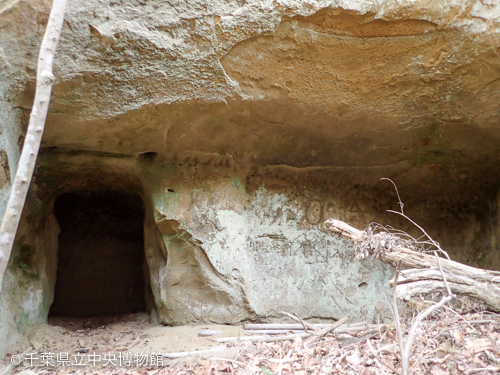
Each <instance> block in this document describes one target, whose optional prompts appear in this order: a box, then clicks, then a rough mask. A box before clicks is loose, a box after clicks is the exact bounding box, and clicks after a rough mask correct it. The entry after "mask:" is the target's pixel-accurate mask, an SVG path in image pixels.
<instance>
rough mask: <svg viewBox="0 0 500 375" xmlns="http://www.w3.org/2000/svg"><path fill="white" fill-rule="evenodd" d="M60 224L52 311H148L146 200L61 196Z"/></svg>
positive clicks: (118, 195) (104, 194) (99, 194)
mask: <svg viewBox="0 0 500 375" xmlns="http://www.w3.org/2000/svg"><path fill="white" fill-rule="evenodd" d="M54 214H55V216H56V218H57V221H58V223H59V226H60V234H59V237H58V252H57V258H58V265H57V279H56V285H55V292H54V301H53V303H52V306H51V308H50V315H65V316H74V317H77V316H101V315H116V314H123V313H135V312H139V311H145V310H146V302H145V294H146V292H145V289H146V282H145V277H146V276H147V266H146V264H145V256H144V230H143V223H144V203H143V201H142V199H141V197H140V196H139V195H136V194H128V193H123V192H119V191H95V192H81V191H79V192H69V193H64V194H62V195H60V196H58V197H57V199H56V200H55V203H54Z"/></svg>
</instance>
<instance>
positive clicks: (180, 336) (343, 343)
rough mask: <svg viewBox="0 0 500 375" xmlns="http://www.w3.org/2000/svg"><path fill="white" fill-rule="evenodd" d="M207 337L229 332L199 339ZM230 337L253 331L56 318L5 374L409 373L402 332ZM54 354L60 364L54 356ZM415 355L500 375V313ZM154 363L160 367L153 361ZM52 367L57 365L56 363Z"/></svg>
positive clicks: (451, 317)
mask: <svg viewBox="0 0 500 375" xmlns="http://www.w3.org/2000/svg"><path fill="white" fill-rule="evenodd" d="M414 316H415V312H412V311H409V312H407V313H406V314H404V315H403V316H402V319H401V324H402V331H403V336H404V337H405V339H406V337H407V333H408V332H409V328H410V326H411V324H412V321H413V318H414ZM207 329H209V330H215V331H223V332H218V333H217V335H215V336H210V337H203V336H199V333H201V332H202V331H205V330H207ZM308 334H310V333H308ZM222 336H224V337H226V336H228V337H229V336H232V337H240V338H242V337H243V336H244V335H243V328H242V327H237V326H223V325H200V326H193V327H188V326H186V327H162V326H156V325H154V324H153V323H152V322H151V320H150V319H149V317H148V316H147V315H146V314H134V315H125V316H119V317H110V318H94V319H68V318H52V319H51V320H50V321H49V324H48V325H39V326H35V327H31V329H30V330H29V331H27V332H26V334H25V335H24V336H23V338H22V340H21V341H20V342H19V343H18V344H17V345H16V346H15V347H13V348H12V350H11V353H10V354H8V355H7V357H6V358H5V359H4V360H3V361H1V362H0V375H4V374H5V370H7V371H10V372H11V373H21V374H23V375H39V374H58V375H69V374H75V375H81V374H95V375H111V374H137V375H145V374H148V375H156V374H158V375H161V374H176V375H188V374H241V375H245V374H260V375H272V374H298V375H308V374H315V375H316V374H318V375H319V374H349V375H351V374H352V375H354V374H361V375H379V374H380V375H388V374H401V355H400V346H399V341H398V339H397V334H396V330H395V326H394V324H391V325H378V326H375V327H374V326H371V327H370V328H367V329H366V330H361V331H356V332H350V333H347V334H338V333H330V334H327V335H325V336H322V337H316V336H314V335H313V336H311V337H310V338H305V337H304V338H301V337H298V336H295V337H294V338H293V339H291V340H286V341H280V340H279V336H268V338H269V339H270V340H276V341H272V342H244V341H237V342H234V343H229V344H225V345H221V344H217V343H215V342H213V341H212V339H213V338H214V337H222ZM311 339H312V340H311ZM30 348H31V352H34V353H35V356H36V358H38V359H37V360H36V361H33V360H31V359H30V358H29V356H30V354H28V356H26V357H24V356H23V355H22V353H23V351H24V354H26V351H25V350H26V349H30ZM200 349H201V350H203V351H199V350H200ZM181 351H182V352H186V351H190V355H188V356H179V355H178V354H175V353H174V352H181ZM192 351H195V352H192ZM28 353H30V352H28ZM51 353H52V354H53V357H50V356H49V355H50V354H51ZM64 353H67V354H68V355H69V361H70V362H71V363H69V364H67V365H63V360H64V358H59V357H60V355H61V354H64ZM158 353H162V354H161V356H162V358H161V363H160V360H159V357H155V356H156V354H158ZM172 353H174V354H172ZM410 354H411V355H410V372H409V373H410V374H416V375H417V374H418V375H428V374H430V375H447V374H459V375H469V374H482V375H489V374H499V373H500V314H496V313H491V312H487V311H475V312H461V313H460V312H457V311H454V310H452V309H450V308H447V309H445V310H441V311H439V312H437V313H435V314H434V315H432V316H431V317H429V318H428V319H426V320H424V321H422V322H421V324H420V325H419V327H418V328H417V331H416V335H415V338H414V340H413V341H412V344H411V351H410ZM18 356H19V357H18ZM78 356H81V357H83V358H85V361H86V362H87V363H86V365H85V366H81V367H80V366H77V365H76V364H75V363H76V361H75V359H76V357H78ZM92 356H93V357H92ZM141 356H143V357H144V356H145V357H147V359H148V361H147V363H139V362H137V361H136V360H138V359H140V358H141ZM32 357H33V355H32ZM19 358H25V360H24V361H23V362H22V363H19V365H18V366H17V367H13V366H12V365H11V363H17V362H20V361H19ZM92 358H93V360H94V362H93V363H91V362H92ZM153 358H154V359H155V361H156V362H152V360H153ZM106 359H107V360H108V363H106ZM110 359H115V362H112V361H111V362H110V361H109V360H110ZM30 360H31V362H32V363H29V362H30ZM50 361H52V363H54V362H55V365H52V366H50V365H48V362H50Z"/></svg>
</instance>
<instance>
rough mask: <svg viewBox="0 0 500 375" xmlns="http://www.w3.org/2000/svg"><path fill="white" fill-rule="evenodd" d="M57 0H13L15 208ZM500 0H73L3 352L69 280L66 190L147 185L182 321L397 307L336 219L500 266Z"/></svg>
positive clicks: (8, 64)
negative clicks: (58, 211)
mask: <svg viewBox="0 0 500 375" xmlns="http://www.w3.org/2000/svg"><path fill="white" fill-rule="evenodd" d="M49 8H50V2H49V1H44V0H36V1H28V0H17V1H16V0H8V1H4V2H3V3H1V4H0V30H1V33H0V93H1V94H2V98H3V100H2V101H0V124H1V125H2V129H0V130H1V136H0V149H1V152H2V153H1V156H0V165H1V167H2V168H0V212H3V210H4V209H5V203H6V199H7V197H8V194H9V189H10V181H11V180H12V179H13V175H14V173H15V169H16V167H17V162H18V158H19V146H20V145H21V144H22V141H23V131H24V129H25V126H26V124H27V121H28V116H29V111H30V108H31V103H32V100H33V94H34V87H35V82H34V78H35V69H36V57H37V54H38V48H39V43H40V41H41V38H42V36H43V32H44V28H45V24H46V20H47V17H48V12H49ZM499 17H500V6H499V5H498V4H497V2H494V1H486V0H483V1H477V2H470V1H465V0H456V1H448V2H446V3H444V2H428V1H423V0H422V1H420V0H417V1H413V2H401V1H396V0H392V1H382V0H379V1H373V2H366V1H361V0H360V1H355V0H344V1H319V0H308V1H295V0H275V1H270V0H269V1H264V0H249V1H236V0H235V1H218V0H215V1H210V2H207V1H201V0H200V1H196V0H190V1H166V2H165V1H147V2H146V1H138V0H106V1H97V0H90V1H83V0H72V1H70V3H69V5H68V10H67V16H66V20H65V26H64V29H63V33H62V36H61V41H60V44H59V46H58V51H57V55H56V59H55V71H54V73H55V75H56V77H57V83H56V85H55V86H54V88H53V95H52V100H51V106H50V110H49V112H50V113H49V115H48V119H47V124H46V131H45V135H44V141H43V145H42V147H43V149H42V154H41V156H40V158H39V161H38V167H37V171H36V176H35V180H34V182H33V184H32V189H31V190H30V195H29V199H28V202H27V206H26V208H25V212H24V213H23V221H22V223H21V227H20V230H19V233H18V236H17V239H16V244H15V249H14V253H13V255H12V257H11V264H10V266H9V269H8V273H7V276H6V279H5V282H4V286H3V291H2V295H1V297H0V309H1V312H2V313H1V314H0V333H1V335H2V337H8V338H9V339H8V340H5V341H4V342H2V343H0V354H3V353H5V352H6V350H7V347H8V345H9V344H10V343H11V342H12V341H13V340H15V339H16V332H18V331H22V329H23V328H24V327H25V326H26V325H29V324H34V323H36V322H40V321H44V320H45V319H46V317H47V314H48V312H49V309H50V306H51V303H52V300H53V297H54V291H55V290H57V288H56V282H57V281H56V274H57V269H58V267H61V264H58V254H57V251H58V238H57V237H58V234H59V227H60V224H61V223H59V222H58V220H57V218H56V217H55V215H54V202H55V201H56V198H57V197H58V196H60V195H61V194H64V193H89V192H99V191H116V192H121V193H127V194H138V195H140V196H141V197H142V200H143V202H144V211H145V213H144V218H143V220H144V233H143V236H144V254H145V255H144V257H145V265H144V268H145V282H146V285H147V287H148V288H149V291H147V293H146V306H147V308H148V309H154V310H156V312H157V313H158V316H159V319H160V320H161V321H162V322H163V323H167V324H182V323H192V322H204V321H213V322H241V321H244V320H249V319H263V320H273V319H279V317H280V310H284V309H285V310H289V311H293V312H297V313H299V314H300V315H301V316H303V317H305V318H310V317H314V318H326V319H331V318H336V319H338V318H341V317H342V316H343V315H346V314H347V313H350V314H351V315H352V316H353V317H354V318H355V319H368V320H372V319H377V318H378V319H384V318H385V317H389V315H390V314H388V313H387V312H386V311H385V308H384V305H383V303H379V302H380V301H383V297H382V293H383V291H384V290H385V291H387V287H388V285H387V280H388V279H389V278H390V275H391V270H390V269H389V268H388V267H386V266H384V265H383V264H381V263H380V262H377V261H369V260H366V261H363V262H358V261H356V259H355V257H354V250H353V249H352V248H351V247H350V245H349V244H347V243H345V242H343V241H341V240H339V239H337V238H334V237H332V236H330V235H329V234H327V233H326V232H325V231H324V229H323V227H322V223H323V222H324V221H325V220H326V219H328V218H330V217H335V218H339V219H341V220H344V221H346V222H349V223H351V224H352V225H354V226H357V227H359V228H362V227H365V226H366V225H368V224H369V223H370V222H371V221H378V222H381V223H383V224H391V225H393V226H397V227H399V228H402V229H405V230H408V231H409V232H411V233H413V234H416V235H418V232H417V231H416V230H415V229H414V228H412V227H411V225H409V223H407V222H405V221H404V220H402V219H401V218H398V217H394V216H390V215H388V214H386V213H385V210H386V209H397V208H398V205H397V197H396V194H395V192H394V190H393V189H392V186H391V185H390V184H388V183H387V182H380V181H379V180H380V178H382V177H389V178H392V179H393V180H394V181H395V182H396V184H397V186H398V188H399V192H400V194H401V197H402V199H403V201H404V202H405V212H406V213H407V214H409V215H410V216H411V217H412V218H413V219H415V220H417V221H418V222H419V223H420V224H421V225H423V226H424V227H425V228H426V229H428V230H429V232H430V233H431V234H432V235H433V236H434V237H435V239H437V240H439V241H440V242H441V244H442V246H443V247H445V248H448V249H449V251H450V254H451V256H452V257H454V258H455V259H457V260H460V261H464V262H468V263H470V264H473V265H479V266H482V267H489V268H496V269H500V255H499V254H500V252H499V251H498V243H500V242H499V241H500V238H499V236H500V232H499V228H498V219H497V218H498V194H499V187H500V180H499V177H498V164H499V153H498V151H499V150H498V148H499V146H498V145H499V142H498V134H499V125H498V124H499V119H500V110H499V103H500V90H499V88H500V87H499V85H500V83H499V82H500V81H499V80H498V77H499V76H500V50H499V36H498V32H499V26H498V22H499Z"/></svg>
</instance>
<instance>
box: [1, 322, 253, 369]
mask: <svg viewBox="0 0 500 375" xmlns="http://www.w3.org/2000/svg"><path fill="white" fill-rule="evenodd" d="M207 331H212V332H207ZM204 332H205V333H209V334H210V336H202V335H200V334H203V333H204ZM214 333H215V334H214ZM239 336H245V332H244V330H243V327H242V326H230V325H212V324H205V325H197V326H179V327H166V326H162V325H157V324H154V323H153V322H152V321H151V319H150V317H149V315H148V314H146V313H138V314H129V315H120V316H111V317H96V318H69V317H51V318H49V321H48V324H40V325H36V326H33V327H29V328H28V329H27V330H26V332H25V333H24V335H23V336H22V338H21V340H20V341H19V342H18V343H17V344H16V345H14V346H13V347H11V349H10V353H9V354H8V355H7V357H9V358H10V357H11V356H12V355H18V354H21V353H23V352H24V351H25V350H27V349H32V351H34V352H36V353H37V354H36V355H34V356H31V355H29V356H28V357H29V359H28V360H25V361H24V362H23V363H21V364H20V365H19V366H17V367H16V369H15V370H14V371H13V372H14V373H15V372H19V371H22V370H26V369H31V370H38V371H44V373H58V372H59V371H61V370H63V369H64V367H66V370H67V367H70V368H71V367H74V366H73V365H74V364H75V363H76V362H78V361H79V360H80V359H81V358H80V357H81V356H83V360H82V363H85V362H87V364H88V359H89V356H90V355H91V354H92V353H99V355H100V356H101V361H99V362H101V363H100V364H101V365H102V364H104V356H105V355H106V354H108V358H112V356H113V355H114V356H115V357H116V358H117V361H119V356H120V353H130V355H131V357H132V359H133V357H134V356H135V357H138V356H139V355H142V356H146V357H147V358H148V359H150V356H151V354H153V355H154V354H156V353H176V352H191V351H197V350H207V349H209V348H214V352H218V351H220V349H221V345H220V344H218V343H216V342H214V341H213V339H214V338H219V337H239ZM43 353H46V355H45V356H44V358H42V355H43ZM61 353H62V354H64V353H67V354H68V355H67V357H68V360H69V362H70V365H71V366H64V367H62V366H61V363H62V362H64V361H63V360H61V358H58V357H57V354H61ZM50 354H53V357H50ZM35 358H37V359H35ZM166 360H167V358H165V359H164V361H166ZM8 362H9V361H8V360H4V361H3V362H2V364H3V365H7V364H8ZM44 362H45V363H44ZM49 363H52V364H54V365H55V366H50V365H48V364H49ZM93 364H95V363H93ZM113 364H114V362H113V363H109V365H110V366H113ZM132 364H137V363H134V361H133V360H132ZM126 367H131V366H126ZM79 369H80V370H83V368H79ZM88 371H91V369H89V368H88V367H87V366H86V367H85V370H84V372H88ZM37 373H38V372H37ZM0 374H2V370H1V365H0Z"/></svg>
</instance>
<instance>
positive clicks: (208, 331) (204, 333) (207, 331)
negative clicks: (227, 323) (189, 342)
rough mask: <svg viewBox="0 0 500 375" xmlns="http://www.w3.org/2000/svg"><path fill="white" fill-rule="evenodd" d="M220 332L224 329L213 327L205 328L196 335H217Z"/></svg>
mask: <svg viewBox="0 0 500 375" xmlns="http://www.w3.org/2000/svg"><path fill="white" fill-rule="evenodd" d="M222 332H224V331H216V330H214V329H206V330H204V331H201V332H200V333H198V336H213V335H218V334H219V333H222Z"/></svg>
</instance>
